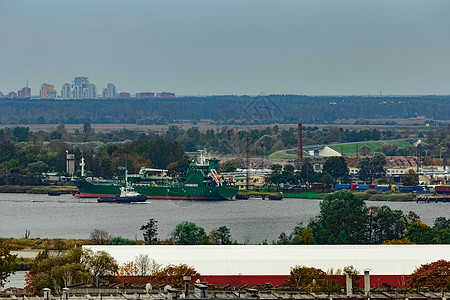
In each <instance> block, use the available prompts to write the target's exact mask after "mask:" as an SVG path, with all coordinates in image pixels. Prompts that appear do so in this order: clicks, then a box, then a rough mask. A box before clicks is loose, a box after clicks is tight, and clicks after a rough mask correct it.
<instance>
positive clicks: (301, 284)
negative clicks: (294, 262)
mask: <svg viewBox="0 0 450 300" xmlns="http://www.w3.org/2000/svg"><path fill="white" fill-rule="evenodd" d="M284 285H287V286H289V287H291V288H297V289H301V290H304V291H307V292H337V291H339V290H340V289H341V286H340V285H339V284H338V283H337V282H335V281H334V280H333V276H327V274H326V273H325V272H324V271H322V270H320V269H316V268H312V267H305V266H295V267H294V268H291V271H290V276H289V277H288V278H287V279H286V281H285V282H284Z"/></svg>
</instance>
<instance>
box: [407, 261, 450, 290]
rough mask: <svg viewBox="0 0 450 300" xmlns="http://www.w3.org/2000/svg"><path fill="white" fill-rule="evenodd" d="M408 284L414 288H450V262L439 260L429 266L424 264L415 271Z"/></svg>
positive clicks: (409, 277)
mask: <svg viewBox="0 0 450 300" xmlns="http://www.w3.org/2000/svg"><path fill="white" fill-rule="evenodd" d="M406 284H407V285H408V286H410V287H413V288H419V287H421V286H427V287H434V288H441V289H442V288H445V289H449V288H450V261H446V260H438V261H436V262H432V263H429V264H423V265H421V266H420V267H419V268H418V269H416V270H415V271H414V273H412V274H411V275H410V276H408V280H407V282H406Z"/></svg>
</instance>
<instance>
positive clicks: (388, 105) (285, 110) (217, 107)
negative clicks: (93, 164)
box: [0, 95, 450, 125]
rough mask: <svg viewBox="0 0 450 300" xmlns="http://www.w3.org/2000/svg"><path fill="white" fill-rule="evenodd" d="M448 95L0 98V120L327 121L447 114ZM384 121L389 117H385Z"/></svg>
mask: <svg viewBox="0 0 450 300" xmlns="http://www.w3.org/2000/svg"><path fill="white" fill-rule="evenodd" d="M448 100H450V96H396V97H394V96H387V97H386V96H383V97H382V96H302V95H261V96H233V95H230V96H206V97H178V98H174V99H158V98H155V99H115V100H102V99H91V100H45V99H26V100H23V99H0V124H60V123H64V124H83V123H85V122H90V123H95V124H96V123H106V124H110V123H124V124H138V125H152V124H169V123H176V122H180V121H181V120H183V121H185V120H189V121H191V122H194V123H195V122H200V121H202V120H209V121H210V122H211V123H213V124H229V125H231V124H294V123H297V122H299V121H301V122H303V123H308V124H319V123H320V124H323V123H325V124H333V123H334V122H335V121H336V120H348V119H355V120H360V123H364V122H365V121H364V120H366V119H397V118H416V117H417V116H418V115H421V116H425V117H426V118H429V119H434V120H448V119H449V116H450V107H449V106H448V105H447V103H448ZM386 122H388V123H389V124H390V123H392V121H386Z"/></svg>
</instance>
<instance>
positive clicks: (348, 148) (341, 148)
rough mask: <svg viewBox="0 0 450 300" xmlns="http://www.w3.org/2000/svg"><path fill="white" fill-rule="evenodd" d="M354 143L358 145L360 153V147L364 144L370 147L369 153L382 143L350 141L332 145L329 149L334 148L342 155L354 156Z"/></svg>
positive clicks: (381, 145) (378, 147) (373, 151)
mask: <svg viewBox="0 0 450 300" xmlns="http://www.w3.org/2000/svg"><path fill="white" fill-rule="evenodd" d="M356 145H358V152H359V153H360V151H361V148H362V147H364V146H366V147H369V148H370V153H371V154H373V153H375V151H376V150H378V149H380V148H381V147H383V143H381V142H360V143H352V144H345V145H334V146H330V148H331V149H333V150H336V151H337V152H339V153H341V154H342V155H343V156H355V155H356Z"/></svg>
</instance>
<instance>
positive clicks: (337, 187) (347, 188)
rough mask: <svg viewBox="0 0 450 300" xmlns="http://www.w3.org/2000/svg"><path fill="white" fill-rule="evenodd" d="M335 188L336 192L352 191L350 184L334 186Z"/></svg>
mask: <svg viewBox="0 0 450 300" xmlns="http://www.w3.org/2000/svg"><path fill="white" fill-rule="evenodd" d="M334 188H335V189H336V190H349V189H350V184H336V185H335V186H334Z"/></svg>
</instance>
